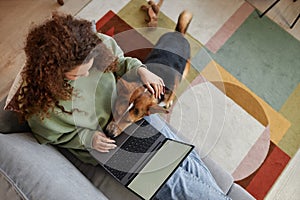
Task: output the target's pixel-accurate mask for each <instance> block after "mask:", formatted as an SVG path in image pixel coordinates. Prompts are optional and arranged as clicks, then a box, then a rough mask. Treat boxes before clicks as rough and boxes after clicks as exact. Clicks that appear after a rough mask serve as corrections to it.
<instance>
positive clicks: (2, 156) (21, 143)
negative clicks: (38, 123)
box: [0, 133, 107, 200]
mask: <svg viewBox="0 0 300 200" xmlns="http://www.w3.org/2000/svg"><path fill="white" fill-rule="evenodd" d="M0 160H1V162H0V169H1V170H2V171H3V172H4V173H5V174H6V175H7V177H9V179H10V180H11V181H12V182H13V183H14V184H12V185H14V186H15V187H16V190H17V191H21V192H22V193H23V194H24V195H25V197H26V198H28V199H47V200H52V199H53V200H56V199H60V200H61V199H66V200H69V199H72V200H82V199H93V200H101V199H107V198H106V197H105V196H104V195H103V194H102V193H101V192H100V191H99V190H98V189H97V188H95V187H94V186H93V185H92V184H91V182H90V181H89V180H88V179H87V178H86V177H85V176H83V175H82V174H81V173H80V172H79V171H78V169H77V168H76V167H75V166H74V165H72V164H71V163H70V162H69V161H68V160H67V159H66V158H65V157H64V156H63V155H62V154H61V153H59V152H58V151H57V149H55V148H54V147H52V146H50V145H40V144H38V143H37V142H36V140H35V139H34V138H33V137H32V135H31V133H18V134H1V133H0ZM0 195H1V197H2V196H4V195H5V194H0Z"/></svg>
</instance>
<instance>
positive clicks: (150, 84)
mask: <svg viewBox="0 0 300 200" xmlns="http://www.w3.org/2000/svg"><path fill="white" fill-rule="evenodd" d="M138 74H139V75H140V78H141V80H142V82H143V83H144V84H145V85H146V87H147V88H148V90H149V91H150V92H151V93H152V94H154V95H155V98H160V95H161V94H163V93H164V89H165V84H164V81H163V79H162V78H160V77H159V76H157V75H156V74H154V73H152V72H150V71H149V70H148V69H146V68H144V67H140V68H139V69H138Z"/></svg>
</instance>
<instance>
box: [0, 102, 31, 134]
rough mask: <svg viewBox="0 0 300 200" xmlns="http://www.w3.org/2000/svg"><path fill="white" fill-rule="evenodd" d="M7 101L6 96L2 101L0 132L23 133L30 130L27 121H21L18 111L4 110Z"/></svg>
mask: <svg viewBox="0 0 300 200" xmlns="http://www.w3.org/2000/svg"><path fill="white" fill-rule="evenodd" d="M5 101H6V98H4V99H3V100H2V101H1V102H0V132H1V133H21V132H28V131H30V127H29V126H28V124H27V122H22V123H21V122H20V120H19V118H18V115H17V113H16V112H14V111H10V110H4V106H5Z"/></svg>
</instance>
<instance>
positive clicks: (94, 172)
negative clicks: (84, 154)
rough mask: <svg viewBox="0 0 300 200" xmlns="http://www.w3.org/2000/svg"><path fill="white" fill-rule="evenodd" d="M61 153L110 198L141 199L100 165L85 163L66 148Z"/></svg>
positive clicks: (114, 199)
mask: <svg viewBox="0 0 300 200" xmlns="http://www.w3.org/2000/svg"><path fill="white" fill-rule="evenodd" d="M60 151H61V153H62V154H63V155H64V156H65V157H66V158H68V159H69V160H70V161H71V162H72V163H73V164H74V165H75V166H76V167H77V168H78V169H79V170H80V171H81V172H82V173H83V174H84V175H85V176H86V177H87V178H88V179H89V180H90V181H91V182H92V183H93V184H94V185H95V186H96V187H97V188H98V189H99V190H101V191H102V192H103V194H104V195H105V196H106V197H107V198H108V199H110V200H119V199H122V200H139V199H140V198H139V197H138V196H136V195H135V194H134V193H133V192H131V191H130V190H128V189H127V188H125V187H124V186H123V185H122V184H120V183H119V182H118V181H116V179H114V178H113V177H112V176H111V175H110V174H109V173H108V172H106V171H105V170H104V169H103V168H102V167H101V166H100V165H97V166H92V165H90V164H86V163H83V162H82V161H80V160H79V159H77V158H76V157H75V156H74V155H73V154H71V153H70V152H69V151H67V150H65V149H60Z"/></svg>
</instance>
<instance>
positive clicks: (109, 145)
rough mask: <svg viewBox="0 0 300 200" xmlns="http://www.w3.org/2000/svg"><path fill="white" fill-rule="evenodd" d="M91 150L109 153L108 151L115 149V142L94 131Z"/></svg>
mask: <svg viewBox="0 0 300 200" xmlns="http://www.w3.org/2000/svg"><path fill="white" fill-rule="evenodd" d="M92 145H93V148H94V149H96V150H98V151H100V152H109V150H111V149H114V148H116V147H117V145H115V140H112V139H110V138H108V137H107V136H106V135H105V134H104V133H102V132H100V131H96V133H95V134H94V136H93V144H92Z"/></svg>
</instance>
